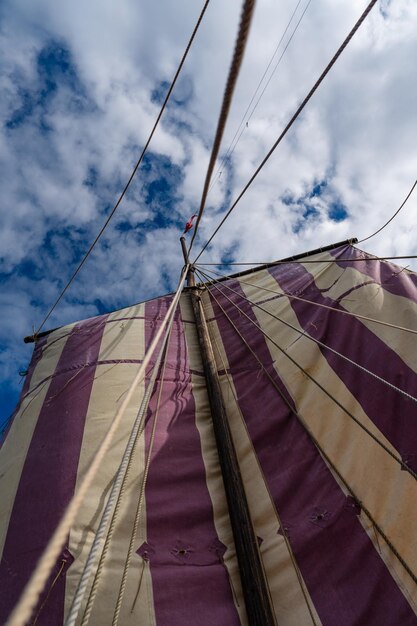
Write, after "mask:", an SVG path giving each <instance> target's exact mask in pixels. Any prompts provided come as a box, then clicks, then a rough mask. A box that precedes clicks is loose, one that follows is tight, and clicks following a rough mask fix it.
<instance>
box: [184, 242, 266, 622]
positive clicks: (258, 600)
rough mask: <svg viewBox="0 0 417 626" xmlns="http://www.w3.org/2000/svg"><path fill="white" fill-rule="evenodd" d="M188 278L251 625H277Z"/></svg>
mask: <svg viewBox="0 0 417 626" xmlns="http://www.w3.org/2000/svg"><path fill="white" fill-rule="evenodd" d="M180 241H181V247H182V251H183V255H184V260H185V263H189V260H188V253H187V248H186V245H185V237H181V239H180ZM187 278H188V287H191V289H190V290H189V293H190V297H191V304H192V308H193V312H194V319H195V323H196V329H197V337H198V342H199V346H200V351H201V358H202V361H203V367H204V375H205V378H206V386H207V394H208V399H209V404H210V410H211V418H212V422H213V430H214V436H215V440H216V446H217V452H218V455H219V462H220V468H221V472H222V477H223V484H224V488H225V492H226V498H227V505H228V509H229V518H230V523H231V527H232V531H233V538H234V542H235V547H236V555H237V559H238V565H239V571H240V578H241V583H242V590H243V595H244V598H245V605H246V613H247V616H248V623H249V626H276V620H275V614H274V610H273V606H272V600H271V597H270V594H269V591H268V586H267V582H266V577H265V573H264V569H263V565H262V561H261V556H260V552H259V544H258V540H257V537H256V535H255V532H254V529H253V525H252V520H251V517H250V512H249V507H248V502H247V499H246V493H245V488H244V485H243V480H242V476H241V473H240V468H239V463H238V460H237V455H236V450H235V446H234V443H233V439H232V434H231V431H230V426H229V422H228V419H227V414H226V409H225V406H224V403H223V397H222V392H221V387H220V380H219V377H218V373H217V368H216V362H215V358H214V352H213V347H212V344H211V340H210V335H209V332H208V327H207V322H206V319H205V316H204V309H203V305H202V302H201V291H202V290H201V289H199V288H197V287H195V280H194V268H193V267H192V266H191V267H190V270H189V273H188V277H187Z"/></svg>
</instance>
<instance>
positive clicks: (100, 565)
mask: <svg viewBox="0 0 417 626" xmlns="http://www.w3.org/2000/svg"><path fill="white" fill-rule="evenodd" d="M173 321H174V318H173V317H172V318H171V321H170V323H169V326H168V330H167V334H166V335H165V338H164V340H163V344H162V346H161V349H160V351H159V354H158V358H157V361H156V363H155V365H154V367H153V370H152V377H151V380H150V381H149V385H148V387H147V389H146V393H145V395H144V397H143V400H142V403H141V406H140V409H139V413H138V417H137V418H136V421H138V419H139V421H140V425H139V424H138V427H137V428H136V422H135V430H136V432H135V433H134V442H133V446H132V448H133V449H132V450H131V453H130V456H129V461H128V466H127V468H126V472H125V475H124V477H123V484H122V488H121V489H120V493H119V495H118V498H117V502H116V506H115V508H114V512H113V516H112V519H111V522H110V526H109V529H108V532H107V535H106V540H105V543H104V546H103V550H102V553H101V555H100V560H99V563H98V566H97V569H96V573H95V576H94V580H93V585H92V587H91V590H90V593H89V596H88V600H87V604H86V608H85V611H84V614H83V618H82V622H81V626H85V625H86V624H88V620H89V618H90V615H91V611H92V609H93V604H94V601H95V599H96V596H97V590H98V586H99V583H100V579H101V575H102V570H103V567H104V562H105V559H106V556H107V553H108V550H109V547H110V542H111V540H112V538H113V535H114V531H115V528H116V522H117V519H118V516H119V511H120V505H121V502H122V498H123V495H124V492H125V488H126V484H127V479H128V475H129V472H130V467H131V462H132V461H133V455H134V452H135V448H136V444H137V441H138V440H139V438H140V437H141V436H142V433H143V430H144V417H145V414H146V411H147V409H148V406H149V400H150V398H151V395H152V393H153V391H154V387H155V381H156V377H157V374H158V371H159V367H160V364H161V361H162V356H163V354H164V351H165V348H166V346H167V345H168V343H169V338H170V336H171V329H172V324H173ZM132 435H133V431H132ZM132 435H131V438H130V439H132ZM129 443H130V440H129ZM128 445H129V444H128ZM126 450H127V448H126ZM132 452H133V454H132ZM110 512H111V510H110V511H109V513H110ZM104 530H105V527H104ZM66 626H69V625H67V624H66Z"/></svg>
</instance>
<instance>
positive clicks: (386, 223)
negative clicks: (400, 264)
mask: <svg viewBox="0 0 417 626" xmlns="http://www.w3.org/2000/svg"><path fill="white" fill-rule="evenodd" d="M416 185H417V180H415V181H414V183H413V186H412V187H411V189H410V191H409V192H408V194H407V195H406V197H405V199H404V200H403V202H402V204H401V205H400V206H399V208H398V209H397V210H396V211H395V213H394V214H393V215H391V217H390V218H389V220H388V221H387V222H385V224H384V225H383V226H381V228H378V230H376V231H375V232H374V233H372V235H369V236H368V237H365V238H364V239H361V240H360V241H358V243H363V242H364V241H368V239H371V238H372V237H375V235H377V234H378V233H380V232H381V230H384V228H385V227H386V226H388V224H389V223H390V222H392V220H393V219H394V218H395V217H397V215H398V213H399V212H400V211H401V209H402V208H403V206H404V205H405V204H406V202H407V200H408V199H409V197H410V196H411V194H412V193H413V191H414V189H415V187H416ZM404 258H405V257H404Z"/></svg>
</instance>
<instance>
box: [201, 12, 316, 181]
mask: <svg viewBox="0 0 417 626" xmlns="http://www.w3.org/2000/svg"><path fill="white" fill-rule="evenodd" d="M310 2H311V0H309V1H308V4H310ZM300 4H301V0H298V2H297V4H296V7H295V9H294V11H293V12H292V15H291V17H290V19H289V21H288V23H287V25H286V27H285V29H284V32H283V33H282V35H281V37H280V39H279V41H278V44H277V45H276V47H275V50H274V52H273V54H272V56H271V58H270V60H269V63H268V65H267V66H266V69H265V71H264V73H263V74H262V77H261V79H260V81H259V83H258V85H257V87H256V89H255V91H254V93H253V95H252V98H251V100H250V102H249V104H248V106H247V107H246V110H245V112H244V114H243V115H242V119H241V120H240V122H239V126H238V127H237V129H236V132H235V134H234V135H233V139H232V141H231V142H230V146H229V147H228V149H227V151H226V153H225V155H224V157H223V159H222V160H221V162H220V164H219V167H218V168H217V171H216V173H215V175H214V176H213V180H212V182H211V185H210V188H209V192H210V190H211V189H212V187H213V186H214V185H215V184H216V180H217V179H218V178H220V175H221V173H222V171H223V167H224V166H225V164H226V162H227V161H230V159H231V157H232V154H233V152H234V151H235V149H236V146H237V144H238V143H239V140H240V137H241V136H242V132H243V131H244V129H245V128H246V126H243V128H242V125H243V124H244V122H245V119H246V115H247V114H248V112H249V109H250V108H251V106H252V102H253V101H254V100H255V98H256V94H257V93H258V91H259V88H260V87H261V85H262V82H263V80H264V78H265V76H266V75H267V73H268V70H269V68H270V67H271V64H272V61H273V60H274V58H275V55H276V54H277V52H278V50H279V48H280V46H281V43H282V42H283V40H284V37H285V35H286V34H287V30H288V29H289V27H290V26H291V22H292V21H293V19H294V16H295V14H296V13H297V10H298V7H299V6H300ZM307 8H308V5H307V7H306V9H305V10H304V12H303V14H302V15H301V18H300V20H299V21H298V24H296V26H295V29H294V30H293V32H292V34H291V37H290V39H289V41H288V42H287V44H286V46H285V48H284V51H283V52H282V53H281V56H280V58H279V59H278V62H277V63H276V65H275V68H274V70H273V72H272V74H271V75H270V77H269V79H268V82H267V84H266V86H265V88H264V89H263V91H262V93H261V95H260V97H259V98H258V100H257V102H256V104H255V107H254V108H253V109H252V111H251V114H250V115H249V117H248V119H247V120H246V121H248V122H249V120H250V118H251V117H252V115H253V113H254V111H255V109H256V107H257V106H258V104H259V102H260V100H261V98H262V96H263V94H264V92H265V89H266V88H267V86H268V84H269V82H270V80H271V78H272V76H273V74H274V72H275V71H276V69H277V67H278V65H279V64H280V62H281V60H282V58H283V56H284V54H285V52H286V50H287V48H288V46H289V45H290V43H291V40H292V38H293V37H294V35H295V32H296V31H297V29H298V26H299V25H300V22H301V20H302V18H303V17H304V14H305V12H306V10H307ZM241 128H242V131H241V132H240V133H239V131H240V129H241ZM238 135H239V136H238ZM236 138H237V139H236ZM235 140H236V142H235Z"/></svg>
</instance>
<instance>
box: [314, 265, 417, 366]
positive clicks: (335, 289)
mask: <svg viewBox="0 0 417 626" xmlns="http://www.w3.org/2000/svg"><path fill="white" fill-rule="evenodd" d="M328 265H331V267H329V269H328V271H327V272H325V273H322V274H320V275H319V276H315V283H316V285H317V287H318V288H319V289H326V292H325V293H324V294H323V295H325V296H328V297H329V298H332V299H333V300H339V298H340V304H341V306H343V308H344V309H346V310H347V311H349V312H350V313H358V314H360V315H365V316H367V317H373V318H376V319H379V320H382V321H384V322H388V323H390V324H398V325H400V326H404V327H406V328H411V329H413V330H417V324H416V320H417V304H416V303H415V302H413V301H412V300H410V299H409V298H406V297H404V296H399V295H394V294H392V293H390V292H389V291H387V290H386V289H384V287H383V285H377V284H375V283H370V281H371V280H372V279H371V278H370V277H369V276H367V275H365V274H362V273H361V272H360V271H359V270H357V269H355V268H351V267H346V268H343V267H339V266H338V265H336V264H335V263H332V264H330V263H329V264H328ZM305 268H306V269H307V271H308V270H309V268H308V266H307V264H306V266H305ZM366 283H368V284H366ZM359 285H362V286H359ZM352 287H357V288H356V289H355V290H354V291H353V292H351V289H352ZM344 294H346V296H345V297H342V296H343V295H344ZM307 297H308V296H307ZM312 306H314V305H312ZM329 315H335V316H336V315H337V316H339V317H343V316H342V315H341V314H340V313H329ZM360 322H361V323H362V324H364V325H365V326H366V327H367V328H368V329H369V330H370V331H371V332H372V333H374V335H376V336H377V337H379V339H381V340H382V341H383V342H384V343H386V344H387V346H389V347H390V348H391V349H392V350H394V351H395V352H396V353H397V354H398V355H399V356H400V357H401V358H402V360H403V361H404V363H406V364H407V365H408V367H410V368H411V369H413V370H414V371H415V372H417V350H416V344H417V337H415V336H412V335H410V333H407V332H405V331H403V330H397V329H395V328H390V327H389V326H382V325H381V324H375V322H368V321H366V320H363V319H361V320H360Z"/></svg>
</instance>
